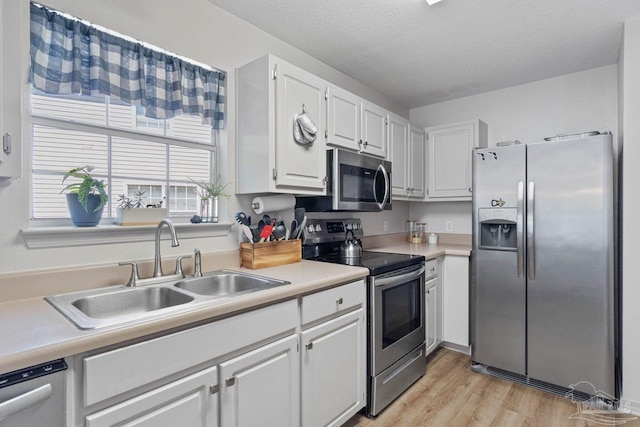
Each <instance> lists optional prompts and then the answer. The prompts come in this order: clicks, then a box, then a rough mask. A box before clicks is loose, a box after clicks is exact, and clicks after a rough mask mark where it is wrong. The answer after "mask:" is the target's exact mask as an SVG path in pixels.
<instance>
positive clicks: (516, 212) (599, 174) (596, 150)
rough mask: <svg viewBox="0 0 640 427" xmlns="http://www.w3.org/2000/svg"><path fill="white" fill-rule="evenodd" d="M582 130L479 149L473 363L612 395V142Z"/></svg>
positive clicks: (614, 311)
mask: <svg viewBox="0 0 640 427" xmlns="http://www.w3.org/2000/svg"><path fill="white" fill-rule="evenodd" d="M585 135H588V134H583V135H578V136H577V137H570V138H564V139H562V138H559V139H560V140H558V141H555V142H540V143H535V144H527V145H512V146H507V147H496V148H486V149H478V150H475V152H474V154H473V252H472V278H471V295H472V303H471V315H472V317H471V319H472V321H471V331H472V332H471V334H472V336H471V338H472V360H473V368H474V370H476V371H483V372H486V371H487V370H488V371H489V373H494V374H502V375H503V376H504V375H505V374H507V376H509V375H510V376H509V377H510V378H512V379H515V380H520V381H524V382H527V383H529V384H532V385H537V386H539V387H542V388H548V389H549V390H550V391H553V389H554V387H549V386H560V387H562V388H565V389H569V390H571V389H575V390H578V391H582V392H585V393H588V394H594V393H600V392H604V393H607V394H609V395H610V396H615V397H617V387H616V348H617V339H616V333H617V325H616V322H617V317H616V315H617V304H616V303H615V298H616V297H617V293H616V292H615V288H614V212H613V200H614V183H613V173H614V172H613V149H612V137H611V134H599V135H595V136H585ZM512 374H515V375H512ZM561 390H562V389H560V391H561ZM556 391H558V390H556Z"/></svg>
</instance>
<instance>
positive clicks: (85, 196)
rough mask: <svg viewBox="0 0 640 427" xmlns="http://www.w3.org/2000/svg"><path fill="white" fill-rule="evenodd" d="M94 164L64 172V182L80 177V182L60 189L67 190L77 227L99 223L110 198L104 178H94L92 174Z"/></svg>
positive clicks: (71, 213) (68, 201)
mask: <svg viewBox="0 0 640 427" xmlns="http://www.w3.org/2000/svg"><path fill="white" fill-rule="evenodd" d="M93 169H94V167H93V166H89V165H86V166H82V167H78V168H74V169H71V170H70V171H69V172H67V173H65V174H64V177H63V178H62V183H63V184H64V182H65V181H66V180H67V179H68V178H77V179H80V180H81V181H80V182H74V183H72V184H68V185H67V186H66V187H64V188H63V189H62V191H60V193H63V192H64V191H67V194H66V197H67V206H68V208H69V214H70V215H71V221H72V222H73V224H74V225H75V226H77V227H93V226H95V225H98V223H99V222H100V219H101V218H102V211H103V209H104V205H105V204H106V203H107V200H109V196H107V192H106V190H105V184H104V180H101V179H97V178H94V177H93V176H92V175H91V172H92V171H93Z"/></svg>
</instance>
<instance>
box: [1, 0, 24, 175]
mask: <svg viewBox="0 0 640 427" xmlns="http://www.w3.org/2000/svg"><path fill="white" fill-rule="evenodd" d="M28 13H29V9H28V5H26V4H25V3H24V2H17V1H3V2H2V4H0V177H2V178H19V177H20V176H21V175H22V148H21V140H22V138H21V133H22V119H21V114H22V111H21V108H20V105H21V102H22V93H21V89H22V86H21V85H20V84H16V83H18V82H21V81H22V80H23V79H24V77H23V75H24V70H23V69H22V68H23V61H22V55H21V52H22V47H23V44H22V43H18V42H16V41H20V40H21V39H22V38H21V37H17V35H18V34H21V33H23V31H22V28H21V26H22V20H21V19H15V17H17V16H25V14H28ZM4 135H7V137H6V138H7V139H6V141H4Z"/></svg>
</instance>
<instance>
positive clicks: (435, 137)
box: [426, 120, 487, 200]
mask: <svg viewBox="0 0 640 427" xmlns="http://www.w3.org/2000/svg"><path fill="white" fill-rule="evenodd" d="M426 131H427V140H428V145H429V156H428V157H429V168H428V169H429V180H428V187H427V188H428V189H427V196H428V198H429V199H431V198H450V199H452V200H470V199H471V155H472V152H473V149H474V148H479V147H486V146H487V125H486V124H485V123H483V122H482V121H480V120H474V121H469V122H460V123H455V124H450V125H443V126H435V127H431V128H428V129H426Z"/></svg>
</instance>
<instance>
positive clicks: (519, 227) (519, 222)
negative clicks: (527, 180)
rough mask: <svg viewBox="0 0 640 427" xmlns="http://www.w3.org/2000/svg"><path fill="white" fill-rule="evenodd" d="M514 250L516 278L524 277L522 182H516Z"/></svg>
mask: <svg viewBox="0 0 640 427" xmlns="http://www.w3.org/2000/svg"><path fill="white" fill-rule="evenodd" d="M516 250H517V256H518V277H523V276H524V182H523V181H520V182H518V213H517V218H516Z"/></svg>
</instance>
